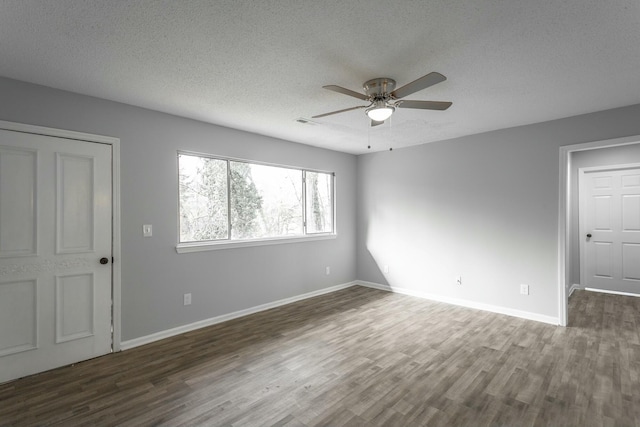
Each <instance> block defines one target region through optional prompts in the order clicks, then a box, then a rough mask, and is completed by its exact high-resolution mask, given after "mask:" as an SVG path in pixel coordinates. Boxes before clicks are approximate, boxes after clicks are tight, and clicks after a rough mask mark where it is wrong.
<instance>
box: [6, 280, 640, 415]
mask: <svg viewBox="0 0 640 427" xmlns="http://www.w3.org/2000/svg"><path fill="white" fill-rule="evenodd" d="M570 325H571V326H570V327H568V328H562V327H555V326H551V325H546V324H542V323H537V322H533V321H527V320H522V319H518V318H513V317H507V316H503V315H498V314H492V313H487V312H483V311H477V310H472V309H465V308H461V307H456V306H451V305H447V304H442V303H434V302H430V301H426V300H422V299H418V298H412V297H409V296H404V295H399V294H392V293H386V292H382V291H377V290H372V289H368V288H362V287H353V288H349V289H346V290H343V291H339V292H335V293H332V294H328V295H324V296H320V297H317V298H313V299H309V300H306V301H302V302H298V303H295V304H291V305H288V306H285V307H280V308H277V309H273V310H269V311H266V312H262V313H258V314H254V315H251V316H248V317H245V318H241V319H236V320H233V321H229V322H226V323H223V324H219V325H215V326H212V327H208V328H204V329H200V330H198V331H194V332H191V333H187V334H183V335H180V336H177V337H173V338H170V339H166V340H163V341H158V342H156V343H153V344H149V345H146V346H143V347H138V348H135V349H132V350H129V351H126V352H122V353H117V354H113V355H109V356H105V357H101V358H97V359H94V360H90V361H87V362H83V363H79V364H76V365H74V366H70V367H65V368H61V369H57V370H54V371H50V372H46V373H43V374H40V375H35V376H32V377H28V378H23V379H20V380H18V381H14V382H11V383H7V384H4V385H0V425H16V426H17V425H62V426H73V425H101V426H102V425H105V426H108V425H122V426H139V425H166V426H196V425H197V426H200V425H213V426H226V425H234V426H253V425H265V426H342V425H353V426H414V425H415V426H419V425H429V426H430V425H433V426H532V425H536V426H537V425H540V426H546V425H553V426H614V425H615V426H640V339H639V338H640V335H639V334H640V332H639V327H640V298H633V297H620V296H612V295H605V294H596V293H591V292H585V291H578V292H576V293H574V295H573V296H572V297H571V300H570Z"/></svg>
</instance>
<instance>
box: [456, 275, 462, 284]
mask: <svg viewBox="0 0 640 427" xmlns="http://www.w3.org/2000/svg"><path fill="white" fill-rule="evenodd" d="M456 285H458V286H462V276H456Z"/></svg>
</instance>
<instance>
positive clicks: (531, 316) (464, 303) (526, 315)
mask: <svg viewBox="0 0 640 427" xmlns="http://www.w3.org/2000/svg"><path fill="white" fill-rule="evenodd" d="M355 284H356V285H359V286H366V287H368V288H373V289H379V290H381V291H387V292H395V293H399V294H404V295H410V296H413V297H418V298H424V299H428V300H431V301H437V302H444V303H447V304H453V305H459V306H461V307H467V308H475V309H477V310H484V311H490V312H492V313H498V314H506V315H507V316H513V317H520V318H522V319H527V320H535V321H536V322H542V323H549V324H551V325H559V324H560V321H559V319H558V318H557V317H552V316H545V315H543V314H538V313H531V312H529V311H522V310H514V309H512V308H507V307H500V306H497V305H490V304H484V303H479V302H474V301H469V300H463V299H458V298H451V297H445V296H442V295H435V294H429V293H426V292H420V291H414V290H412V289H405V288H398V287H395V286H394V287H391V286H387V285H381V284H379V283H373V282H365V281H362V280H356V281H355Z"/></svg>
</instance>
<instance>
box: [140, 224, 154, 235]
mask: <svg viewBox="0 0 640 427" xmlns="http://www.w3.org/2000/svg"><path fill="white" fill-rule="evenodd" d="M142 236H143V237H151V236H153V226H152V225H151V224H144V225H143V226H142Z"/></svg>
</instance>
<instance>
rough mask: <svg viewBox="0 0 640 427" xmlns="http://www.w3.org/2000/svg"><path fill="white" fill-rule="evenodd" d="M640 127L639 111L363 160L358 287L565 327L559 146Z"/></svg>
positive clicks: (608, 113) (498, 133)
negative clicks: (457, 302) (535, 317)
mask: <svg viewBox="0 0 640 427" xmlns="http://www.w3.org/2000/svg"><path fill="white" fill-rule="evenodd" d="M639 117H640V105H634V106H630V107H625V108H618V109H614V110H607V111H603V112H598V113H593V114H587V115H582V116H576V117H570V118H566V119H562V120H554V121H550V122H545V123H538V124H533V125H528V126H522V127H517V128H510V129H503V130H499V131H495V132H488V133H483V134H478V135H472V136H468V137H463V138H457V139H452V140H447V141H439V142H434V143H429V144H424V145H421V146H416V147H411V148H406V149H399V150H394V151H392V152H389V151H387V152H380V153H372V154H367V155H362V156H359V157H358V189H357V194H358V218H357V224H358V248H357V249H358V273H357V275H358V279H360V280H366V281H371V282H376V283H382V284H388V285H391V286H397V287H402V288H406V289H409V290H412V291H416V292H423V293H429V294H435V295H438V296H441V297H447V298H458V299H465V300H469V301H472V302H475V303H483V304H490V305H494V306H500V307H505V308H509V309H514V310H522V311H526V312H530V313H536V314H540V315H546V316H553V317H557V316H558V304H557V295H558V294H557V290H558V198H559V188H558V187H559V166H558V165H559V147H560V146H562V145H569V144H578V143H582V142H590V141H597V140H604V139H609V138H616V137H623V136H629V135H637V134H640V120H639V119H638V118H639ZM426 131H428V129H427V130H426ZM385 265H388V266H389V273H387V274H384V273H383V271H384V270H383V267H384V266H385ZM457 275H461V276H462V283H463V285H462V286H456V285H455V277H456V276H457ZM521 283H524V284H528V285H529V286H530V293H531V294H530V295H529V296H522V295H520V294H519V285H520V284H521Z"/></svg>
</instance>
